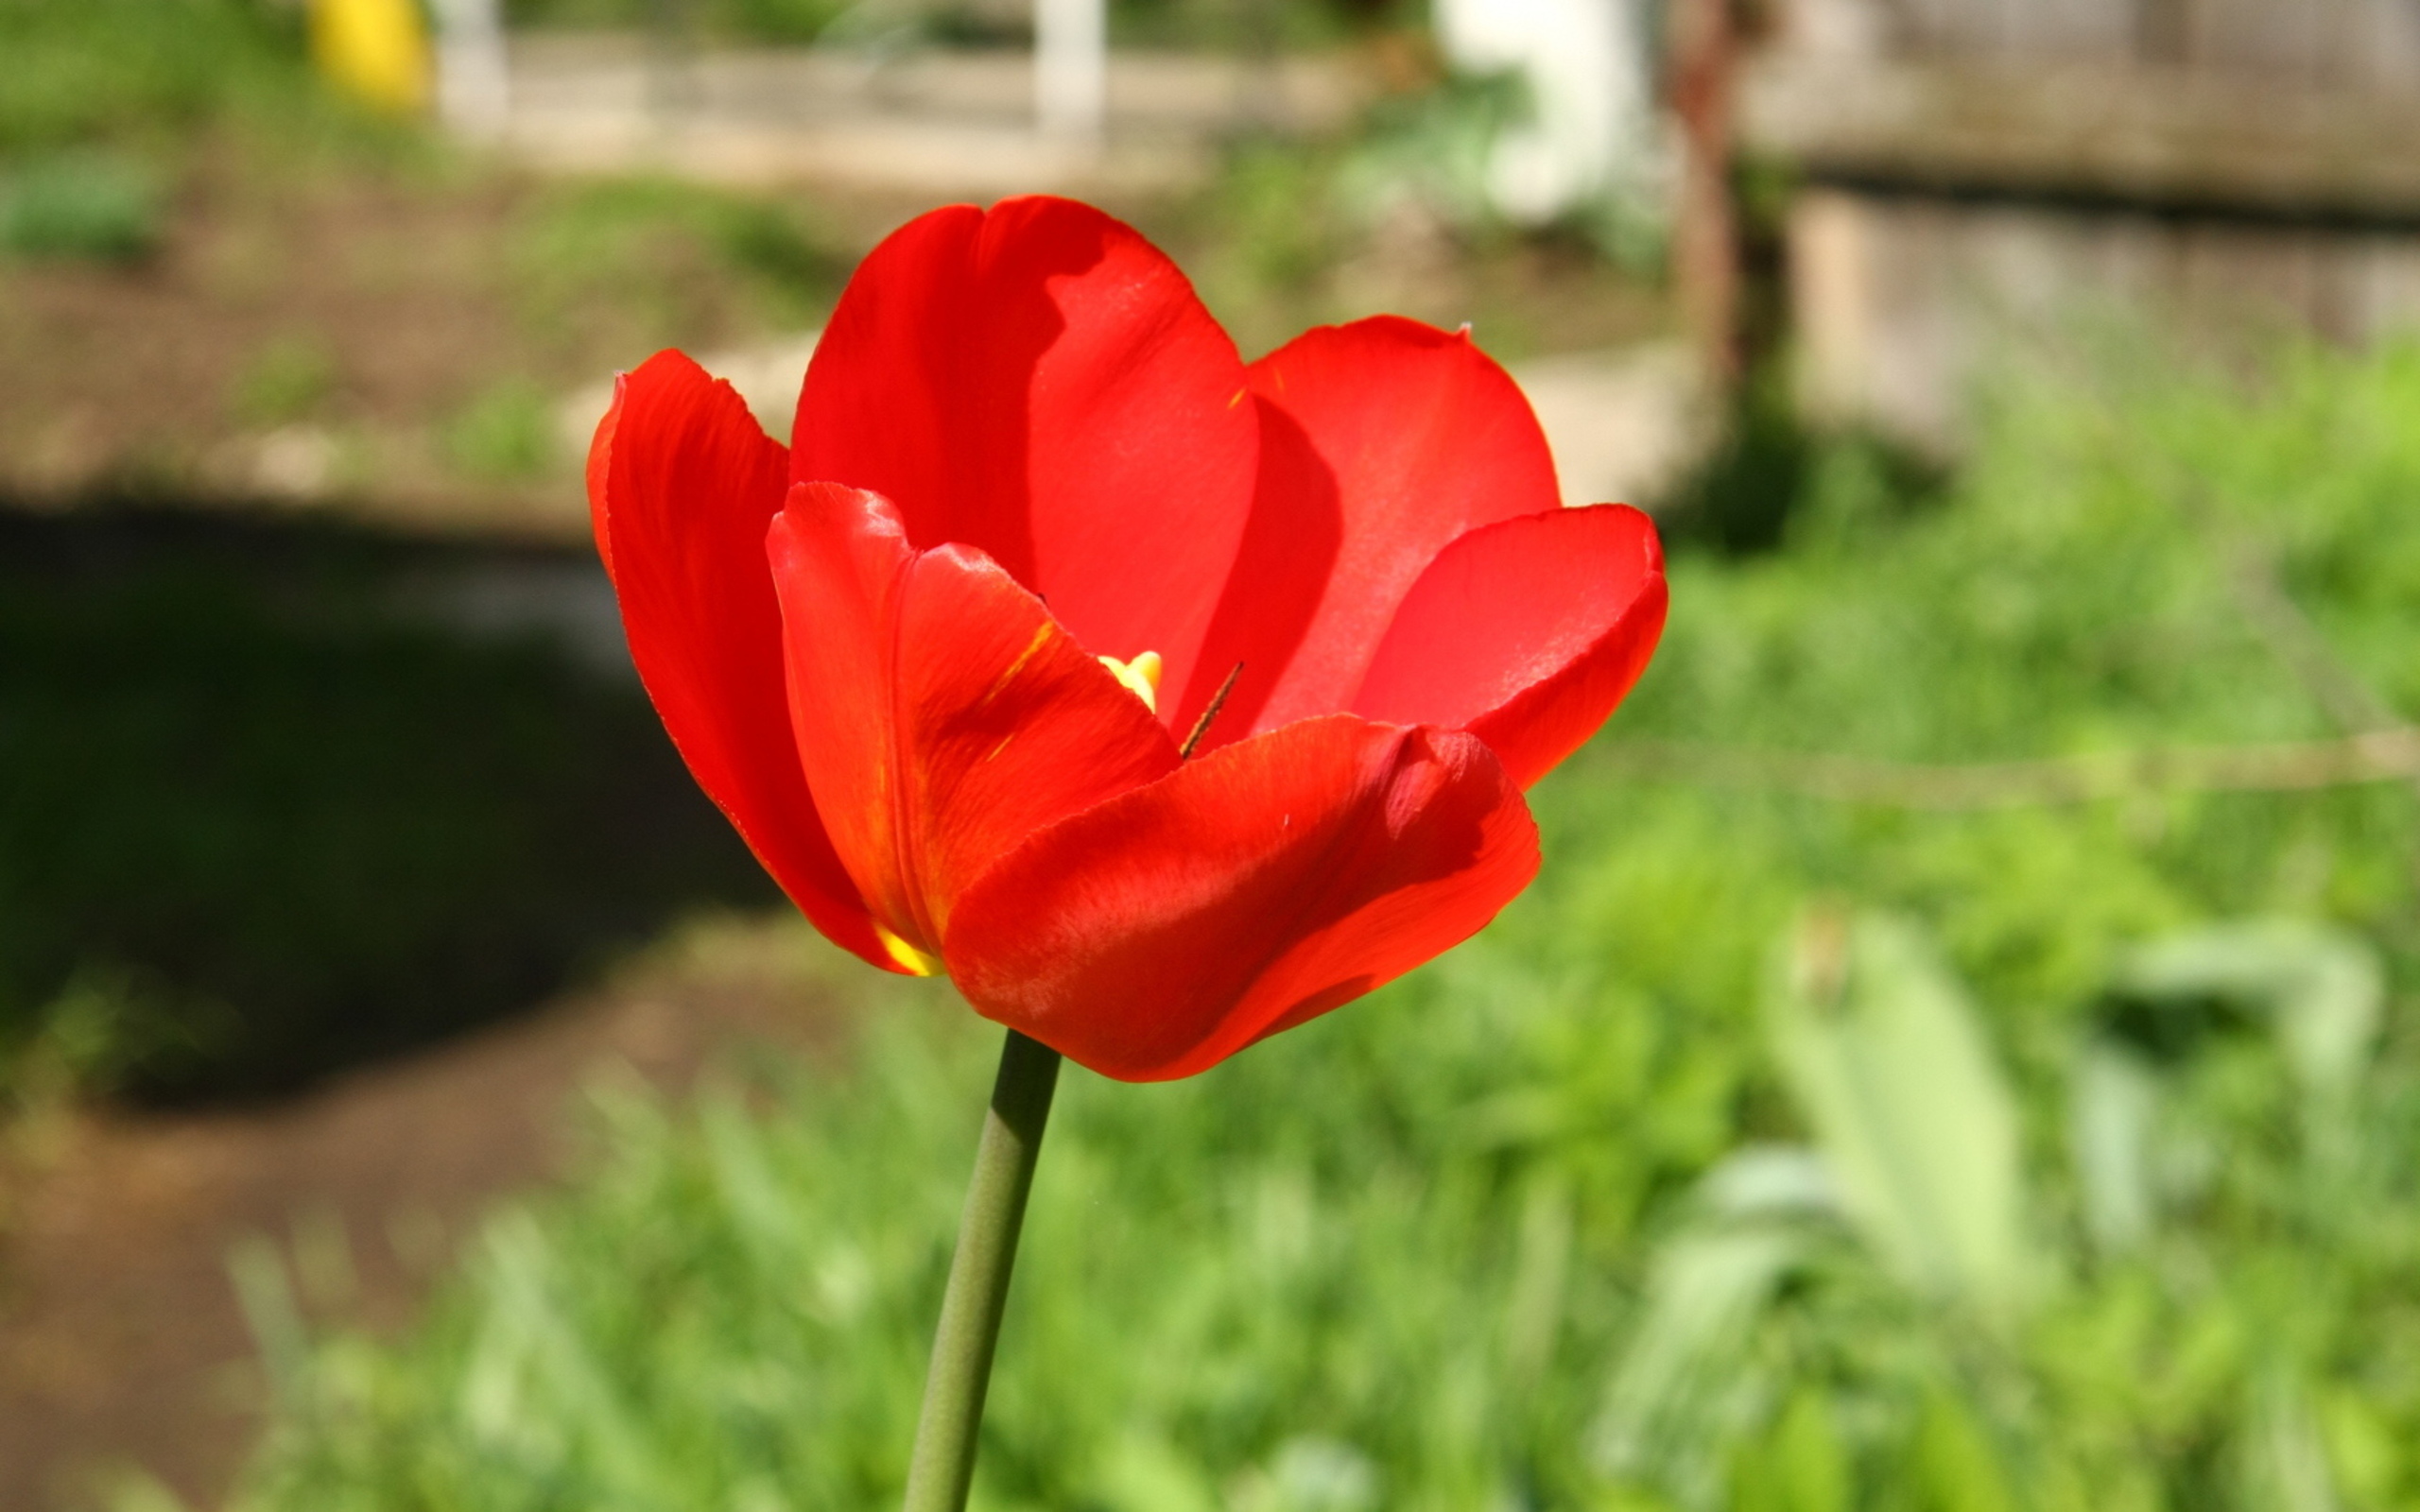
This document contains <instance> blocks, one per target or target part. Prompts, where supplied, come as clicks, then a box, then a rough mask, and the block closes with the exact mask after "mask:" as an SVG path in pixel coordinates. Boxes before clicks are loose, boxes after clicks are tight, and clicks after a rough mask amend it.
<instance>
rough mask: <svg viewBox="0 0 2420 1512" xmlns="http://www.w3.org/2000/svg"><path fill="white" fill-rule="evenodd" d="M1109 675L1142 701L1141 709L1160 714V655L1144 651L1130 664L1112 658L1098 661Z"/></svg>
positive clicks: (1107, 657) (1155, 652)
mask: <svg viewBox="0 0 2420 1512" xmlns="http://www.w3.org/2000/svg"><path fill="white" fill-rule="evenodd" d="M1100 664H1101V665H1102V666H1105V667H1107V668H1109V671H1110V675H1111V676H1112V677H1115V679H1117V680H1118V681H1120V682H1122V683H1124V684H1126V691H1127V692H1129V693H1131V694H1132V695H1133V696H1135V697H1137V698H1140V699H1142V700H1143V707H1144V708H1146V709H1149V710H1150V711H1151V713H1159V712H1160V653H1158V652H1157V651H1145V652H1143V653H1142V654H1141V655H1139V656H1137V657H1135V658H1134V660H1133V661H1132V662H1120V661H1119V660H1117V658H1115V657H1114V656H1105V657H1102V658H1101V659H1100Z"/></svg>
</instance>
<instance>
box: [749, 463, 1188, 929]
mask: <svg viewBox="0 0 2420 1512" xmlns="http://www.w3.org/2000/svg"><path fill="white" fill-rule="evenodd" d="M767 549H768V550H769V554H770V556H771V558H772V567H773V577H774V580H775V582H776V584H777V585H778V591H779V593H780V598H781V604H782V614H783V622H784V628H785V640H786V644H787V663H788V676H789V697H790V713H791V720H792V724H793V727H794V728H795V730H796V731H797V744H798V749H799V752H800V756H801V760H802V762H803V764H804V767H805V770H806V782H807V785H808V787H809V788H811V789H812V790H813V792H814V794H815V798H816V801H817V803H818V804H819V805H821V808H822V810H823V812H824V813H826V814H828V815H830V816H832V822H831V830H832V838H833V842H834V844H835V846H836V847H837V848H838V851H839V855H840V858H841V861H842V863H843V864H844V865H845V866H846V867H847V868H848V871H849V875H850V876H851V877H853V878H854V879H856V885H857V887H858V888H859V890H860V891H861V892H862V893H863V894H864V896H865V897H866V899H867V901H868V902H870V903H871V904H872V905H873V910H874V912H875V914H876V916H877V917H878V918H879V919H881V921H882V923H883V925H884V926H885V927H886V928H887V929H889V930H890V932H891V934H893V935H894V936H898V937H899V938H900V939H901V940H903V941H905V942H906V943H907V944H908V945H910V946H912V947H914V948H915V950H917V951H919V952H922V953H923V954H925V955H928V956H931V955H938V954H941V952H940V948H939V947H940V942H941V941H942V939H943V938H944V936H945V932H946V931H947V929H948V927H949V922H950V918H951V909H952V905H953V904H954V903H955V902H956V901H957V899H958V896H959V893H960V892H961V891H962V890H963V889H964V888H965V886H966V885H967V883H968V882H970V881H972V880H973V879H974V878H975V877H976V876H977V874H978V873H980V872H982V871H983V870H985V869H986V868H989V867H990V866H991V865H992V864H993V863H994V862H995V861H997V860H999V859H1000V857H1002V856H1003V855H1006V854H1007V853H1009V852H1010V851H1012V850H1014V849H1015V848H1016V846H1017V845H1018V844H1019V842H1021V841H1023V840H1024V839H1026V838H1027V836H1029V834H1031V833H1033V832H1034V831H1036V830H1038V829H1040V828H1042V827H1043V826H1045V825H1047V824H1051V823H1053V822H1055V821H1057V820H1059V819H1063V818H1065V817H1066V816H1069V815H1071V814H1074V813H1077V812H1078V811H1080V810H1082V809H1086V808H1090V807H1092V806H1093V805H1095V804H1097V803H1098V802H1100V801H1101V800H1103V799H1109V798H1113V797H1115V795H1117V794H1119V793H1123V792H1125V791H1127V790H1128V789H1130V788H1133V787H1137V786H1140V785H1142V784H1144V783H1147V782H1152V781H1154V780H1155V779H1157V778H1160V777H1163V776H1165V775H1167V773H1168V772H1169V771H1171V770H1173V769H1174V768H1175V766H1176V765H1177V754H1176V747H1175V745H1174V743H1173V742H1171V741H1170V740H1169V738H1168V734H1167V730H1163V729H1162V728H1161V727H1160V724H1159V722H1158V721H1157V720H1156V719H1154V718H1153V717H1152V715H1151V713H1150V710H1149V709H1147V708H1146V707H1145V706H1144V704H1143V701H1142V700H1141V699H1139V698H1137V697H1135V696H1134V695H1132V693H1130V692H1128V691H1127V690H1126V689H1125V688H1124V687H1123V686H1122V685H1121V684H1120V683H1119V682H1118V681H1117V679H1115V677H1114V676H1113V675H1112V674H1111V673H1110V672H1109V670H1108V669H1107V668H1105V667H1103V666H1102V665H1101V664H1100V662H1099V661H1098V659H1097V658H1095V657H1094V656H1092V655H1091V654H1090V653H1089V652H1087V651H1086V650H1085V649H1084V648H1083V647H1082V646H1080V645H1078V644H1076V641H1075V639H1074V637H1072V636H1070V635H1069V634H1068V633H1067V631H1066V630H1065V629H1063V627H1060V625H1059V624H1058V622H1057V621H1056V620H1054V619H1053V618H1052V617H1051V614H1050V611H1049V610H1046V609H1045V608H1044V607H1043V605H1042V602H1041V600H1039V599H1037V598H1035V597H1034V596H1033V595H1032V594H1031V593H1027V592H1026V591H1025V590H1024V589H1022V588H1020V587H1018V586H1017V584H1016V583H1015V582H1014V581H1013V580H1012V579H1011V577H1010V576H1009V575H1008V574H1007V573H1005V572H1003V571H1002V570H1001V569H1000V568H999V566H998V565H997V564H996V563H994V562H993V561H992V560H991V559H990V558H986V557H984V556H983V555H982V554H981V553H979V552H977V551H974V550H972V549H971V548H968V547H963V546H944V547H942V548H940V549H938V550H934V551H927V552H919V551H916V550H915V549H914V548H913V547H911V546H910V545H909V544H908V537H907V532H906V529H905V527H904V526H903V525H902V524H901V523H900V521H899V517H898V513H897V511H896V510H895V509H894V508H893V507H891V505H890V501H888V500H886V499H884V498H882V497H881V496H880V495H879V494H874V493H870V492H866V491H863V490H856V489H845V488H842V487H840V486H839V485H838V484H830V483H810V484H800V485H798V486H797V487H795V488H793V489H792V490H790V495H789V502H788V505H787V507H786V508H785V509H784V510H783V512H782V514H781V516H780V518H778V519H777V520H775V521H774V522H773V524H772V527H771V530H770V533H769V536H768V538H767Z"/></svg>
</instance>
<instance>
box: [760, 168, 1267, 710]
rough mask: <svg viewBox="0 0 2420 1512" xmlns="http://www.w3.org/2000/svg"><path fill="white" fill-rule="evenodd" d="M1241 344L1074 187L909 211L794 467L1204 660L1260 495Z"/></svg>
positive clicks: (839, 319)
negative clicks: (860, 493)
mask: <svg viewBox="0 0 2420 1512" xmlns="http://www.w3.org/2000/svg"><path fill="white" fill-rule="evenodd" d="M1243 391H1244V370H1243V364H1242V361H1241V360H1240V359H1239V358H1238V357H1237V356H1236V348H1235V343H1234V342H1232V341H1230V340H1229V339H1228V338H1227V335H1226V333H1225V332H1223V331H1221V330H1220V329H1219V325H1218V322H1217V321H1215V320H1213V319H1212V318H1210V315H1209V312H1207V311H1206V310H1204V309H1203V308H1202V307H1201V301H1199V300H1198V299H1196V298H1195V297H1194V293H1193V288H1192V285H1191V284H1189V283H1186V282H1185V279H1184V274H1183V273H1181V272H1179V271H1178V270H1177V267H1176V265H1175V264H1173V263H1171V262H1169V261H1168V260H1167V257H1166V256H1164V255H1163V254H1162V253H1161V252H1160V251H1159V250H1158V249H1156V248H1154V247H1152V246H1151V245H1150V243H1149V242H1147V241H1145V240H1144V239H1143V238H1142V237H1141V236H1140V235H1138V234H1137V233H1136V232H1133V231H1132V229H1131V228H1129V227H1127V226H1125V225H1122V224H1120V223H1119V222H1117V221H1115V220H1113V219H1111V218H1110V217H1108V216H1107V215H1102V214H1101V213H1100V212H1099V211H1097V210H1094V209H1093V208H1091V207H1090V206H1088V205H1081V204H1078V203H1076V202H1074V201H1072V200H1065V199H1053V198H1025V199H1009V200H1003V201H1002V202H1001V203H1000V204H998V205H996V206H994V208H993V209H992V211H991V212H990V213H989V214H988V215H987V214H985V213H984V212H982V211H978V210H976V209H974V208H972V207H970V206H959V207H956V208H953V209H948V210H939V211H935V212H933V213H932V214H930V215H925V216H922V217H920V218H918V219H917V220H914V221H911V222H909V223H908V225H907V226H906V227H905V228H903V229H902V230H900V231H899V232H896V233H894V234H893V235H892V236H891V237H890V239H889V240H888V241H886V242H884V243H883V244H882V245H881V246H880V247H878V248H876V249H874V251H873V254H872V255H871V256H869V257H868V258H867V259H866V260H865V262H864V264H863V265H862V266H860V267H859V268H858V269H857V273H856V277H855V278H854V279H852V280H851V281H850V283H849V287H848V289H847V291H846V292H845V293H843V294H842V295H841V297H840V302H839V306H838V308H837V309H836V310H835V311H834V312H833V316H832V321H831V324H830V325H829V326H828V327H826V328H825V330H824V334H823V338H822V341H821V344H820V345H818V346H817V348H816V352H815V359H814V361H813V362H812V363H811V364H810V365H809V367H808V369H807V374H806V384H805V387H804V389H803V390H802V391H801V393H800V395H799V408H798V425H797V430H796V434H795V436H794V438H793V440H794V445H795V448H796V449H795V451H794V452H793V454H792V455H791V458H790V476H791V477H792V478H793V479H794V480H795V481H798V482H802V483H805V482H816V481H829V482H835V483H843V484H847V485H849V486H850V487H853V488H862V489H871V490H873V491H875V492H877V493H880V494H882V495H884V496H885V497H887V498H889V499H890V500H892V501H893V502H894V503H896V504H897V505H898V507H899V511H900V514H901V516H902V517H903V518H904V519H905V520H906V522H907V524H908V537H909V539H910V540H911V541H913V542H914V543H915V544H916V545H917V546H919V547H925V548H930V547H933V546H938V545H942V544H943V543H945V542H951V541H956V542H959V543H962V544H965V545H971V546H974V547H976V548H977V549H978V550H981V551H983V552H984V553H986V554H987V555H989V556H990V557H991V558H993V559H994V561H996V562H998V563H999V564H1000V565H1001V566H1002V567H1004V568H1006V569H1007V570H1008V572H1009V573H1010V575H1011V576H1013V577H1014V578H1015V579H1016V580H1017V581H1018V582H1020V583H1023V584H1024V585H1025V586H1026V587H1028V588H1029V589H1031V590H1032V591H1033V592H1034V593H1039V594H1040V595H1042V597H1043V598H1044V599H1046V601H1047V602H1048V603H1049V605H1050V612H1051V613H1052V615H1054V616H1055V617H1056V618H1057V619H1058V620H1059V622H1060V623H1061V624H1063V625H1064V626H1066V627H1067V628H1068V629H1069V630H1070V631H1072V632H1074V634H1075V635H1076V637H1077V639H1078V640H1080V641H1081V642H1082V643H1083V644H1084V645H1086V646H1087V647H1089V648H1090V649H1091V650H1093V651H1094V652H1095V653H1097V654H1100V655H1107V656H1115V657H1119V658H1122V659H1124V658H1132V657H1133V656H1135V655H1136V654H1137V653H1139V652H1143V651H1157V652H1158V653H1159V654H1160V656H1161V657H1162V658H1163V659H1164V661H1165V662H1166V663H1167V673H1168V676H1169V677H1170V678H1171V679H1176V680H1175V681H1174V682H1173V683H1172V685H1173V686H1177V687H1182V686H1184V682H1183V680H1182V679H1185V678H1187V677H1189V676H1190V675H1191V670H1192V667H1193V663H1194V659H1195V656H1196V654H1197V652H1198V651H1199V649H1200V646H1201V636H1202V632H1203V630H1204V628H1205V627H1207V625H1208V624H1209V620H1210V614H1211V610H1212V609H1213V607H1214V606H1215V604H1216V602H1217V599H1218V596H1219V590H1220V588H1221V587H1222V586H1223V585H1224V584H1225V582H1226V580H1227V572H1228V568H1229V567H1230V566H1231V565H1232V564H1233V562H1234V560H1235V553H1236V541H1237V540H1238V539H1239V538H1240V536H1241V534H1242V531H1243V526H1244V518H1245V516H1246V514H1247V513H1248V512H1249V511H1250V509H1251V506H1252V480H1253V462H1254V457H1255V455H1256V453H1257V445H1258V443H1257V424H1256V420H1255V417H1254V414H1253V406H1252V405H1250V404H1245V403H1243V402H1242V400H1243Z"/></svg>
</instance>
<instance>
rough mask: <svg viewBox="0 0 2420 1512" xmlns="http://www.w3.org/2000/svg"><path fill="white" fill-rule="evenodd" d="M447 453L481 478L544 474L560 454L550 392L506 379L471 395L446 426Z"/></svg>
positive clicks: (458, 463)
mask: <svg viewBox="0 0 2420 1512" xmlns="http://www.w3.org/2000/svg"><path fill="white" fill-rule="evenodd" d="M445 454H446V455H447V457H448V458H450V459H451V460H452V461H453V463H454V465H455V466H456V467H458V468H460V469H461V470H462V471H463V472H468V473H471V474H472V475H474V476H476V477H485V478H493V479H496V480H498V481H512V480H517V479H527V478H533V477H537V476H540V475H541V474H543V473H544V472H545V471H546V468H547V465H548V464H549V463H551V462H552V461H553V460H554V457H555V412H554V405H553V403H552V401H551V399H550V397H549V396H548V395H547V393H546V391H545V390H544V389H543V388H541V387H538V386H537V385H536V384H533V383H531V382H529V381H528V380H527V379H526V378H507V379H503V380H501V381H499V382H497V383H494V384H491V385H489V386H488V387H485V388H482V389H481V390H479V392H478V393H476V394H475V395H473V396H472V398H471V400H470V402H469V403H468V404H464V405H463V406H462V408H461V409H460V411H459V412H458V413H457V414H456V415H455V417H454V419H453V421H451V422H450V423H449V424H447V426H446V427H445Z"/></svg>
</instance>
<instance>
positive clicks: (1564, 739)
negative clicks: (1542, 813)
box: [1353, 504, 1666, 788]
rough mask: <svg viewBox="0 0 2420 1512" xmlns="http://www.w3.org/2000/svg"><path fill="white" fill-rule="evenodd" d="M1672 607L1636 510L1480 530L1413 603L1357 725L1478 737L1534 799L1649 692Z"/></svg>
mask: <svg viewBox="0 0 2420 1512" xmlns="http://www.w3.org/2000/svg"><path fill="white" fill-rule="evenodd" d="M1665 598H1666V594H1665V587H1664V554H1663V551H1662V548H1661V547H1660V546H1659V545H1658V544H1657V542H1656V539H1655V524H1654V522H1652V521H1651V520H1649V519H1648V518H1647V516H1645V515H1644V514H1641V513H1640V512H1639V511H1637V510H1636V509H1634V508H1631V507H1629V506H1627V505H1619V504H1600V505H1594V506H1591V507H1587V508H1584V509H1550V510H1547V511H1546V512H1545V513H1543V514H1535V515H1530V516H1529V517H1528V518H1526V519H1520V520H1505V521H1500V522H1498V523H1497V524H1492V525H1486V526H1482V527H1481V528H1479V529H1478V530H1474V531H1472V532H1471V533H1470V534H1469V535H1466V536H1464V537H1462V538H1461V540H1460V541H1455V542H1454V543H1453V544H1452V545H1450V546H1448V547H1446V548H1445V549H1444V550H1443V552H1441V553H1439V554H1438V557H1437V559H1436V560H1435V561H1433V562H1431V563H1429V566H1428V570H1427V571H1426V572H1425V573H1423V574H1421V576H1420V581H1419V582H1418V583H1416V584H1414V585H1413V587H1412V590H1411V592H1410V593H1409V594H1407V595H1406V596H1405V598H1404V601H1403V607H1402V608H1400V609H1398V610H1395V617H1394V622H1393V623H1392V625H1390V626H1389V627H1387V633H1386V637H1385V639H1384V640H1382V641H1380V642H1379V644H1378V654H1377V656H1376V657H1375V658H1374V659H1373V660H1372V662H1371V663H1370V671H1369V674H1368V676H1366V677H1365V678H1363V679H1362V681H1361V688H1360V691H1359V692H1358V693H1357V695H1356V696H1355V697H1354V699H1353V712H1354V713H1357V714H1360V715H1362V716H1363V717H1364V718H1369V719H1379V720H1386V721H1389V722H1392V723H1394V724H1430V725H1441V726H1443V727H1444V728H1446V729H1449V730H1469V731H1471V732H1472V733H1473V734H1475V735H1478V737H1479V738H1480V739H1481V740H1484V741H1486V742H1487V743H1488V745H1489V747H1492V748H1493V749H1494V750H1495V754H1496V757H1497V759H1498V760H1500V761H1502V762H1503V763H1504V769H1505V770H1506V771H1507V772H1509V773H1511V774H1512V776H1513V782H1516V783H1518V784H1519V785H1520V786H1522V787H1524V788H1526V787H1528V786H1529V785H1530V783H1532V782H1536V781H1537V780H1538V779H1539V778H1541V777H1544V776H1545V775H1546V774H1547V772H1548V771H1550V770H1552V769H1553V768H1554V766H1555V765H1556V764H1557V763H1559V762H1561V761H1562V760H1563V759H1564V757H1565V756H1568V755H1570V754H1571V753H1572V752H1573V751H1574V750H1576V749H1578V748H1579V747H1580V744H1581V742H1582V741H1584V740H1586V739H1587V738H1588V737H1589V736H1590V735H1593V734H1595V733H1596V732H1597V727H1598V726H1599V725H1601V724H1603V723H1604V722H1605V717H1606V716H1607V715H1608V714H1611V713H1613V712H1614V708H1615V706H1616V704H1619V703H1620V702H1621V701H1622V698H1623V696H1625V695H1627V694H1628V693H1629V692H1630V690H1631V685H1632V684H1633V683H1634V682H1636V681H1637V680H1638V675H1639V674H1640V673H1641V672H1643V671H1645V670H1646V668H1647V659H1648V658H1649V656H1651V655H1652V654H1653V652H1654V650H1655V642H1656V639H1657V637H1659V636H1660V635H1661V634H1662V633H1663V630H1664V607H1665Z"/></svg>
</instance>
